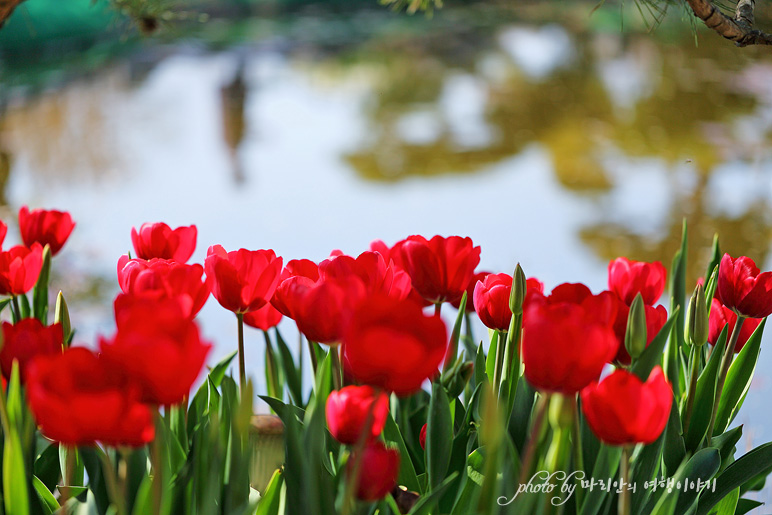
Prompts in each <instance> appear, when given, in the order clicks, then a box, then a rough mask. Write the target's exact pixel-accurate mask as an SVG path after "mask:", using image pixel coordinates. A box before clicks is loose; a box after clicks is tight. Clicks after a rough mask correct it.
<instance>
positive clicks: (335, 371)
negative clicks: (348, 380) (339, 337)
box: [330, 345, 343, 390]
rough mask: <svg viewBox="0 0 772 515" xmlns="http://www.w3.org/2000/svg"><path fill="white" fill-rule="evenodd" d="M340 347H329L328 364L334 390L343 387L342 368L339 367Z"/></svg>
mask: <svg viewBox="0 0 772 515" xmlns="http://www.w3.org/2000/svg"><path fill="white" fill-rule="evenodd" d="M339 350H340V345H338V346H337V347H330V364H331V365H332V385H333V387H334V388H335V389H336V390H340V389H341V387H342V386H343V368H342V367H341V365H340V354H338V351H339Z"/></svg>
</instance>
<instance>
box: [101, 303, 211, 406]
mask: <svg viewBox="0 0 772 515" xmlns="http://www.w3.org/2000/svg"><path fill="white" fill-rule="evenodd" d="M119 315H120V317H119V318H117V320H116V321H117V325H118V331H117V332H116V333H115V335H114V336H113V337H112V338H110V339H105V338H102V339H101V340H100V343H99V348H100V351H101V353H102V358H103V359H104V361H105V362H107V363H108V364H110V365H113V366H115V367H121V368H123V369H124V370H125V371H126V374H127V375H128V376H129V377H130V378H131V380H132V381H134V382H135V383H136V384H137V385H138V386H139V388H140V394H141V400H142V401H143V402H146V403H150V404H158V405H165V406H169V405H172V404H177V403H179V402H180V401H182V400H183V399H184V398H185V397H186V396H187V395H188V394H189V393H190V388H191V387H192V386H193V383H194V382H195V380H196V378H197V377H198V376H199V374H200V373H201V370H202V368H203V367H204V363H205V361H206V356H207V355H208V354H209V351H210V350H211V348H212V346H211V344H209V343H208V342H205V341H203V340H202V339H201V336H200V334H199V330H198V326H197V325H196V323H195V322H194V321H192V320H190V319H189V318H187V317H186V316H185V315H184V313H183V312H182V310H181V309H180V307H179V305H178V304H177V303H176V302H174V301H173V300H169V299H166V300H157V301H155V302H148V301H144V302H141V303H139V302H135V303H133V304H131V305H130V306H128V309H123V310H120V311H119Z"/></svg>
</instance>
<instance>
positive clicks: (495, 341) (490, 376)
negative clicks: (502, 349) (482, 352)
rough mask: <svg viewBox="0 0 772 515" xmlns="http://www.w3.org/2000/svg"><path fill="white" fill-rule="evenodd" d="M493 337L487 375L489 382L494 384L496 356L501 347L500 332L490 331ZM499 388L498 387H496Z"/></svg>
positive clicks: (486, 363) (486, 368) (487, 363)
mask: <svg viewBox="0 0 772 515" xmlns="http://www.w3.org/2000/svg"><path fill="white" fill-rule="evenodd" d="M488 333H489V334H490V335H491V344H490V346H489V347H488V358H487V360H486V361H485V375H486V376H488V382H489V383H491V384H493V374H494V371H495V368H496V354H497V353H498V346H499V332H498V331H496V330H491V331H488ZM494 388H498V385H494Z"/></svg>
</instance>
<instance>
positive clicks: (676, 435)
mask: <svg viewBox="0 0 772 515" xmlns="http://www.w3.org/2000/svg"><path fill="white" fill-rule="evenodd" d="M685 456H686V445H685V444H684V438H683V436H682V429H681V417H680V416H679V415H678V402H677V401H676V399H675V396H674V397H673V404H672V405H671V406H670V418H669V419H668V421H667V425H666V426H665V448H664V452H663V453H662V459H663V462H664V464H665V470H664V471H663V472H665V473H666V474H672V473H673V472H674V471H675V470H677V469H678V467H679V466H680V465H681V463H682V462H683V460H684V457H685Z"/></svg>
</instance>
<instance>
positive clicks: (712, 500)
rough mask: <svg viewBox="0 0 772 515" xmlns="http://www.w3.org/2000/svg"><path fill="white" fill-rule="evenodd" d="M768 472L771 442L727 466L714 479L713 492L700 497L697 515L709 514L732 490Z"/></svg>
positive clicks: (770, 462) (770, 459)
mask: <svg viewBox="0 0 772 515" xmlns="http://www.w3.org/2000/svg"><path fill="white" fill-rule="evenodd" d="M770 472H772V442H770V443H765V444H764V445H761V446H759V447H756V448H755V449H753V450H752V451H751V452H749V453H748V454H746V455H744V456H742V457H741V458H739V459H738V460H737V461H735V462H734V463H732V464H731V465H729V466H728V467H727V468H726V469H725V470H724V471H723V472H722V473H721V474H720V475H719V476H718V478H716V490H715V492H714V491H709V492H708V491H706V492H705V493H704V494H703V495H702V496H701V497H700V503H699V506H698V508H697V514H698V515H705V514H707V513H709V512H710V509H711V508H713V506H715V505H716V504H717V503H718V502H719V501H720V500H721V499H722V498H724V497H725V496H727V495H729V494H730V493H731V492H732V490H734V489H735V488H737V487H739V486H742V485H743V484H744V483H745V482H746V481H749V480H751V479H753V478H754V477H756V476H757V475H759V474H763V475H766V474H769V473H770Z"/></svg>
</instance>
